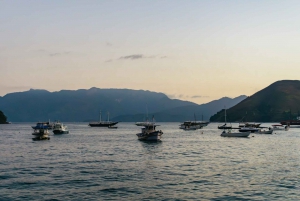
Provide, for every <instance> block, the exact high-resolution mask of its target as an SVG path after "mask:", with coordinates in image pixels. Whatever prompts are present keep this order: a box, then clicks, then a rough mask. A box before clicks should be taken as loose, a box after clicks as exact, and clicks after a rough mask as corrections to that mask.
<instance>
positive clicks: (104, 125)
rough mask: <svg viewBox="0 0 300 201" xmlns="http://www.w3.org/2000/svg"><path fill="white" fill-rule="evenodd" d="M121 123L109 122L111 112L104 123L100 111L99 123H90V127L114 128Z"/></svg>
mask: <svg viewBox="0 0 300 201" xmlns="http://www.w3.org/2000/svg"><path fill="white" fill-rule="evenodd" d="M117 123H119V122H114V121H109V112H108V113H107V121H102V119H101V111H100V117H99V122H90V123H89V126H90V127H107V128H108V127H113V126H114V125H116V124H117Z"/></svg>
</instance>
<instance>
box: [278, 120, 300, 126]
mask: <svg viewBox="0 0 300 201" xmlns="http://www.w3.org/2000/svg"><path fill="white" fill-rule="evenodd" d="M280 124H282V125H288V126H300V120H287V121H281V122H280Z"/></svg>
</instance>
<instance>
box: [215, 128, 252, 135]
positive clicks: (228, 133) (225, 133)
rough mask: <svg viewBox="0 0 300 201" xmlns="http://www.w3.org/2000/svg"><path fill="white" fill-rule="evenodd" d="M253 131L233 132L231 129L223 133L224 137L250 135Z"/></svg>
mask: <svg viewBox="0 0 300 201" xmlns="http://www.w3.org/2000/svg"><path fill="white" fill-rule="evenodd" d="M250 133H251V132H231V130H230V129H229V130H227V131H225V130H224V131H223V132H222V133H221V136H222V137H248V136H249V135H250Z"/></svg>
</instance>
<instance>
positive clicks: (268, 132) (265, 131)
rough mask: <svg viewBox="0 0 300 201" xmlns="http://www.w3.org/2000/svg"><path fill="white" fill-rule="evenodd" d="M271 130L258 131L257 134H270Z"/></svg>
mask: <svg viewBox="0 0 300 201" xmlns="http://www.w3.org/2000/svg"><path fill="white" fill-rule="evenodd" d="M272 133H273V129H271V128H269V130H259V131H258V132H257V134H272Z"/></svg>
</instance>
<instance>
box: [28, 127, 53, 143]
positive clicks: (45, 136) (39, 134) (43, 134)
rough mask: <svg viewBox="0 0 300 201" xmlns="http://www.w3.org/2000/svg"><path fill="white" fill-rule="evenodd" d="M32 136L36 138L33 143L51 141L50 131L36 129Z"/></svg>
mask: <svg viewBox="0 0 300 201" xmlns="http://www.w3.org/2000/svg"><path fill="white" fill-rule="evenodd" d="M32 135H34V136H35V137H34V138H32V140H33V141H39V140H50V137H49V131H48V129H43V128H41V129H34V132H33V133H32Z"/></svg>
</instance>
